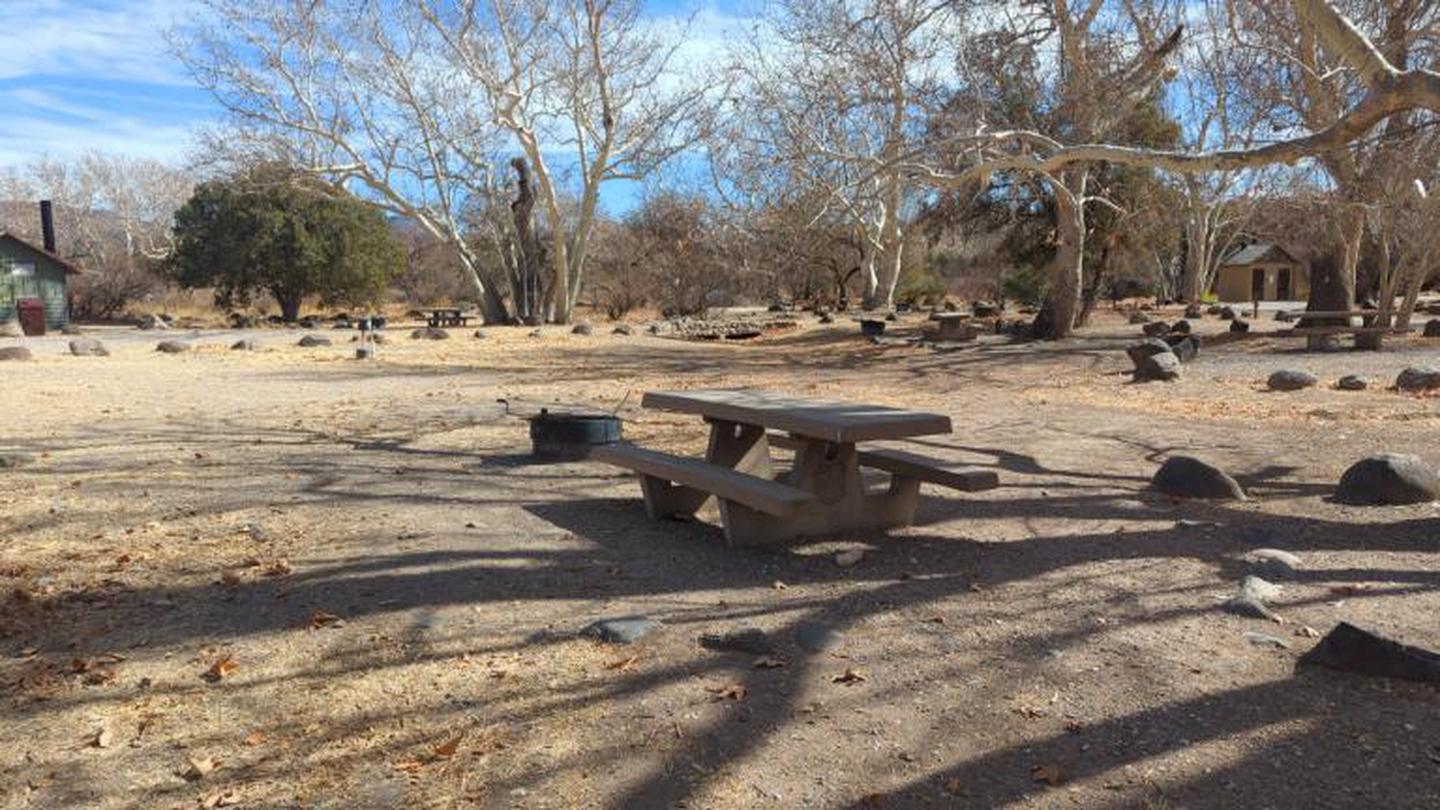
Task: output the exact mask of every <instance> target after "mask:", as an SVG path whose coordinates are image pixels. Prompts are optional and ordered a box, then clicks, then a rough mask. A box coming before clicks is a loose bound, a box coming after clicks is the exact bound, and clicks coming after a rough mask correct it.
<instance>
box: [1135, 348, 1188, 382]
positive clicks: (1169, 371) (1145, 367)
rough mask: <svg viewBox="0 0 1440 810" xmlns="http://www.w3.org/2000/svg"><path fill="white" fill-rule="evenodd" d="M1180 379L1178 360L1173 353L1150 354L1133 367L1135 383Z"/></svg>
mask: <svg viewBox="0 0 1440 810" xmlns="http://www.w3.org/2000/svg"><path fill="white" fill-rule="evenodd" d="M1178 379H1180V358H1178V357H1176V356H1175V353H1174V352H1161V353H1159V354H1152V355H1150V356H1149V357H1146V358H1145V359H1144V360H1141V361H1140V363H1139V364H1138V365H1137V366H1135V382H1153V381H1161V380H1164V381H1169V380H1178Z"/></svg>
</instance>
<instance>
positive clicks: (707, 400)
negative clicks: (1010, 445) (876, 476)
mask: <svg viewBox="0 0 1440 810" xmlns="http://www.w3.org/2000/svg"><path fill="white" fill-rule="evenodd" d="M640 404H641V405H643V406H644V407H646V408H655V409H657V410H662V411H675V412H677V413H694V414H699V415H701V416H708V417H710V418H712V419H723V420H726V421H729V422H738V423H740V424H745V425H760V426H763V427H767V428H773V429H775V430H783V431H787V432H789V433H794V434H796V435H799V436H805V437H808V438H813V439H823V440H825V441H831V442H837V443H854V442H863V441H872V440H878V439H903V438H906V437H908V436H926V435H932V434H937V433H949V432H950V431H951V427H950V417H948V416H943V415H941V414H936V413H925V412H922V411H906V410H901V409H899V408H888V407H885V406H883V405H865V404H861V403H855V402H835V401H833V400H823V399H809V398H806V397H795V396H790V395H787V394H779V393H774V392H769V391H756V390H751V389H735V388H731V389H703V390H696V391H650V392H648V393H646V394H645V396H644V398H642V399H641V401H640Z"/></svg>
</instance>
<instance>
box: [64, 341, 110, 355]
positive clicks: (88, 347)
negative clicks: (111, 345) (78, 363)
mask: <svg viewBox="0 0 1440 810" xmlns="http://www.w3.org/2000/svg"><path fill="white" fill-rule="evenodd" d="M70 353H71V354H73V355H75V356H76V357H109V356H110V350H109V349H107V348H105V344H104V343H101V342H100V341H99V340H96V339H95V338H77V339H75V340H72V341H70Z"/></svg>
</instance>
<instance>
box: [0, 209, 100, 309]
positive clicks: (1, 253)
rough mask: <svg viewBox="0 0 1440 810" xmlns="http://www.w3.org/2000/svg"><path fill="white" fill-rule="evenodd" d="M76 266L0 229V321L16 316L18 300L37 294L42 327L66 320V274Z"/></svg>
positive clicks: (67, 297)
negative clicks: (42, 315) (42, 320)
mask: <svg viewBox="0 0 1440 810" xmlns="http://www.w3.org/2000/svg"><path fill="white" fill-rule="evenodd" d="M79 272H80V268H78V267H76V266H75V265H73V264H71V263H70V262H67V261H65V260H64V259H62V258H60V257H59V256H56V255H55V254H53V253H49V252H47V251H45V250H44V249H43V248H40V247H38V246H36V245H32V244H30V243H29V242H27V241H25V240H24V239H21V238H20V237H18V236H16V235H15V234H13V233H9V232H7V231H0V323H4V322H5V321H10V320H14V319H16V318H17V317H19V312H18V304H17V302H18V301H21V300H23V299H27V298H38V299H40V301H41V303H42V304H44V306H45V328H47V329H59V328H61V327H63V326H65V325H66V324H67V323H69V322H70V296H69V287H70V276H71V275H74V274H75V273H79Z"/></svg>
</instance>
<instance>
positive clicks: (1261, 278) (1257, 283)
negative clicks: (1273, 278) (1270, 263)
mask: <svg viewBox="0 0 1440 810" xmlns="http://www.w3.org/2000/svg"><path fill="white" fill-rule="evenodd" d="M1250 300H1251V301H1264V300H1265V268H1263V267H1257V268H1255V269H1254V270H1251V271H1250Z"/></svg>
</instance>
